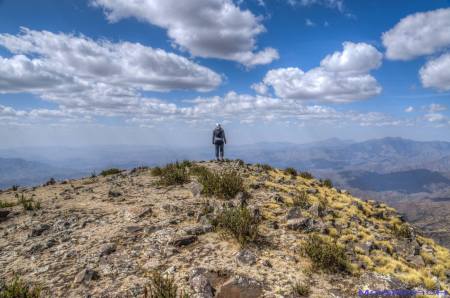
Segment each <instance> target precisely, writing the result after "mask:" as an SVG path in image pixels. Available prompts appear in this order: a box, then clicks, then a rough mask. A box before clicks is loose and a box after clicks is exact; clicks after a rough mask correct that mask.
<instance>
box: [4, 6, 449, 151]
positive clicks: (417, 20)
mask: <svg viewBox="0 0 450 298" xmlns="http://www.w3.org/2000/svg"><path fill="white" fill-rule="evenodd" d="M172 2H173V3H172ZM177 6H178V7H177ZM0 20H1V22H0V121H1V124H0V137H1V138H2V140H3V141H2V144H1V145H0V146H3V147H11V146H28V145H95V144H158V145H176V144H179V143H182V144H189V145H197V144H202V142H208V140H209V134H210V130H211V129H212V128H213V126H214V124H215V123H216V122H221V123H223V125H224V127H225V128H226V130H227V132H228V135H229V137H228V138H229V139H230V140H231V142H232V143H234V144H243V143H254V142H259V141H289V142H298V143H303V142H310V141H315V140H320V139H325V138H329V137H340V138H345V139H357V140H362V139H367V138H373V137H384V136H401V137H407V138H413V139H418V140H431V139H440V140H450V133H449V128H450V112H449V110H448V105H449V101H450V54H449V53H450V0H435V1H411V0H408V1H400V0H399V1H349V0H264V1H263V0H241V1H232V0H211V1H209V0H208V1H207V0H191V1H185V2H183V4H181V6H180V4H179V1H174V0H169V1H164V2H162V1H156V0H140V1H139V0H134V1H125V0H86V1H84V0H80V1H69V0H61V1H50V0H42V1H20V0H14V1H12V0H3V1H1V0H0ZM447 66H449V67H447Z"/></svg>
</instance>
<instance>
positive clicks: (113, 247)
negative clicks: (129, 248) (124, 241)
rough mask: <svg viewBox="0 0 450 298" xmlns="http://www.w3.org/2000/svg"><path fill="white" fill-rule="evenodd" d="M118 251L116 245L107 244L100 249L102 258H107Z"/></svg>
mask: <svg viewBox="0 0 450 298" xmlns="http://www.w3.org/2000/svg"><path fill="white" fill-rule="evenodd" d="M115 251H116V245H115V244H114V243H107V244H104V245H102V247H100V253H99V255H100V257H103V256H107V255H110V254H112V253H113V252H115Z"/></svg>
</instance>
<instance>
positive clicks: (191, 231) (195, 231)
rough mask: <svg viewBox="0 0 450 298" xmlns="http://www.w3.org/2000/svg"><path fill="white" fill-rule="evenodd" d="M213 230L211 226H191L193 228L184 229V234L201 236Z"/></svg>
mask: <svg viewBox="0 0 450 298" xmlns="http://www.w3.org/2000/svg"><path fill="white" fill-rule="evenodd" d="M212 230H213V226H212V225H209V224H208V225H201V226H193V227H187V228H185V229H184V232H185V233H186V234H188V235H196V236H199V235H203V234H206V233H209V232H211V231H212Z"/></svg>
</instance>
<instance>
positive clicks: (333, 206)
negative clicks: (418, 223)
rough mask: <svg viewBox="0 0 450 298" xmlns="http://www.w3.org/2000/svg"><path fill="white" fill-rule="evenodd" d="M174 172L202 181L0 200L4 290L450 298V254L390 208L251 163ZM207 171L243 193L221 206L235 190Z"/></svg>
mask: <svg viewBox="0 0 450 298" xmlns="http://www.w3.org/2000/svg"><path fill="white" fill-rule="evenodd" d="M203 167H204V168H203ZM205 168H206V169H205ZM163 170H164V169H163ZM172 170H173V171H174V172H170V174H173V175H175V176H176V174H174V173H178V174H179V173H188V175H189V180H190V181H181V180H177V179H175V180H176V181H177V182H178V183H180V184H179V185H177V184H175V185H168V186H166V185H165V184H170V183H165V184H164V183H161V181H162V180H161V179H162V178H161V177H160V176H158V175H161V171H156V170H154V169H153V170H152V169H146V168H141V169H135V170H132V171H124V172H122V173H119V174H112V175H107V176H105V177H102V176H98V177H91V178H85V179H80V180H71V181H66V182H63V183H56V184H54V185H48V186H42V187H36V188H23V189H19V190H16V191H14V190H8V191H3V192H2V193H0V202H1V203H0V204H3V205H2V207H3V208H1V209H0V235H1V238H0V268H2V269H1V270H0V280H2V281H0V289H1V288H2V286H1V284H7V283H8V282H9V281H10V280H11V279H12V278H13V277H14V275H18V276H20V277H21V279H22V280H24V281H26V282H29V283H31V284H34V285H40V286H41V287H42V289H43V293H45V294H44V296H43V297H48V296H50V297H144V294H145V292H146V291H148V289H149V288H148V287H147V290H145V288H146V286H147V285H148V283H149V282H150V281H151V280H153V281H154V279H155V274H156V273H155V272H160V273H163V275H164V276H167V277H170V278H173V279H174V284H175V285H176V286H177V287H178V289H179V291H181V290H182V291H183V292H184V293H185V294H187V295H188V296H189V297H191V296H192V297H213V295H216V296H217V297H239V295H240V297H263V296H264V297H299V296H300V295H305V296H310V297H355V296H357V294H358V290H367V289H369V290H383V289H392V290H393V289H410V290H449V286H450V252H449V251H448V250H447V249H445V248H443V247H441V246H439V245H437V244H435V243H434V242H433V241H432V240H430V239H428V238H425V237H423V236H421V234H420V231H418V230H416V229H415V228H413V227H412V226H410V225H409V224H408V223H405V222H404V221H403V220H402V218H401V216H399V215H398V214H397V212H396V211H395V210H394V209H393V208H390V207H388V206H387V205H385V204H383V203H378V202H375V201H362V200H360V199H357V198H355V197H353V196H351V195H350V194H348V193H347V192H345V191H341V190H337V189H335V188H332V187H331V186H330V185H328V184H326V183H323V182H321V181H318V180H315V179H308V177H307V176H306V175H303V177H306V178H303V177H301V176H294V175H292V174H294V173H292V174H291V173H288V172H286V171H282V170H276V169H271V168H269V167H263V166H256V165H244V164H243V163H242V162H239V161H232V162H224V163H211V162H201V163H194V164H191V163H185V164H183V165H178V167H175V168H173V169H172ZM223 171H225V172H223ZM205 172H208V173H215V172H221V173H222V174H223V175H231V176H233V175H238V176H239V177H242V178H243V187H244V189H243V192H238V193H237V194H236V196H235V197H234V198H231V199H226V198H220V197H221V196H224V197H226V196H225V195H222V194H227V195H229V194H230V193H231V192H232V191H233V190H236V188H237V187H240V185H239V183H238V182H236V181H237V178H236V179H234V178H233V179H231V180H230V181H232V182H230V183H229V184H224V185H219V184H213V183H211V181H213V180H214V179H216V178H214V179H213V178H212V177H213V176H212V175H210V176H201V175H202V174H201V173H205ZM198 173H200V174H198ZM106 174H109V173H105V175H106ZM178 174H177V175H178ZM175 176H171V177H172V178H173V177H175ZM176 177H178V176H176ZM201 177H203V178H201ZM205 177H207V178H208V179H209V180H208V179H206V178H205ZM214 177H215V176H214ZM214 181H215V180H214ZM183 182H186V183H183ZM233 183H234V184H233ZM232 184H233V185H232ZM212 186H214V187H212ZM202 189H203V190H202ZM211 193H213V194H214V195H211ZM18 200H19V201H20V200H21V202H22V204H19V205H16V206H10V207H8V204H7V203H11V204H15V203H17V202H18ZM37 202H39V203H40V205H39V204H37ZM240 206H242V207H240ZM24 207H27V208H28V209H34V210H29V211H26V210H24ZM233 210H234V211H237V212H236V213H226V212H229V211H231V212H234V211H233ZM243 210H244V211H243ZM225 214H228V215H230V214H233V216H228V217H226V216H225ZM224 218H225V219H226V220H223V219H224ZM238 223H241V224H242V223H245V224H242V225H238ZM232 224H234V226H232ZM246 224H248V226H247V225H246ZM256 224H258V227H257V235H256V234H255V233H253V232H254V230H251V229H248V230H246V229H245V228H249V227H254V226H256ZM237 226H239V227H240V229H235V233H234V235H236V234H239V233H242V232H243V231H244V230H245V232H248V234H245V235H246V237H244V238H239V237H237V239H238V240H240V241H238V240H237V239H236V238H235V237H233V233H230V231H231V230H232V228H233V227H237ZM230 229H231V230H230ZM227 231H228V232H227ZM247 236H248V237H247ZM243 240H245V241H243ZM152 276H153V279H152ZM3 287H4V286H3ZM89 295H90V296H89Z"/></svg>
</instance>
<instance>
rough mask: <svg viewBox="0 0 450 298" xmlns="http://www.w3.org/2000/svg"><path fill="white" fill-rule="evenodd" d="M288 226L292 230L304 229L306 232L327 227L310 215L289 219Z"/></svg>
mask: <svg viewBox="0 0 450 298" xmlns="http://www.w3.org/2000/svg"><path fill="white" fill-rule="evenodd" d="M286 227H287V228H288V229H290V230H295V231H303V232H305V233H310V232H315V231H321V230H323V229H324V228H325V226H324V225H323V223H321V222H318V221H315V220H314V219H312V218H309V217H306V218H296V219H290V220H288V221H287V223H286Z"/></svg>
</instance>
